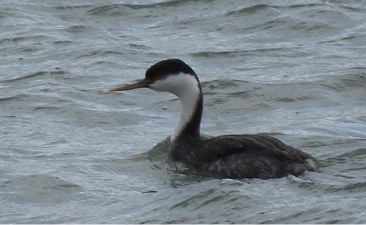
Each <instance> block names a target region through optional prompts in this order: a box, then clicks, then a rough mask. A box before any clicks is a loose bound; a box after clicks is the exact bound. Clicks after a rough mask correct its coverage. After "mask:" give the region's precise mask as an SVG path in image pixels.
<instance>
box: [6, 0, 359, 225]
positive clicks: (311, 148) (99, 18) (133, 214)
mask: <svg viewBox="0 0 366 225" xmlns="http://www.w3.org/2000/svg"><path fill="white" fill-rule="evenodd" d="M362 3H363V2H360V1H234V0H233V1H224V2H223V1H92V2H90V1H77V2H75V1H62V2H58V1H54V2H51V1H37V2H35V3H34V2H29V1H26V0H19V1H3V2H2V3H0V22H1V26H2V32H1V34H0V45H1V50H0V54H1V60H0V68H1V70H0V71H1V72H0V141H1V144H2V146H1V147H0V205H1V210H0V222H1V223H365V222H366V213H365V210H364V209H365V207H366V203H365V202H364V201H362V200H361V199H363V198H364V196H365V193H366V175H365V174H366V164H365V161H366V147H365V146H366V116H365V115H366V98H365V96H366V88H365V84H366V73H365V69H366V63H365V56H364V55H365V54H364V53H365V51H366V47H365V46H366V45H365V44H366V26H365V22H364V21H366V8H365V6H364V4H362ZM173 57H175V58H180V59H182V60H184V61H185V62H186V63H188V64H189V65H190V66H192V68H193V69H194V70H195V71H196V73H197V74H198V76H199V77H200V80H201V81H202V87H203V91H204V95H205V97H204V98H205V99H204V109H205V111H204V113H203V114H204V115H203V116H204V118H203V121H202V129H201V130H202V132H203V133H204V134H208V135H219V134H240V133H267V134H270V135H272V136H274V137H277V138H279V139H281V140H283V141H284V142H286V143H288V144H290V145H292V146H295V147H298V148H300V149H302V150H304V151H305V152H307V153H310V154H311V155H313V156H315V157H316V158H317V159H319V161H320V163H321V165H322V172H321V173H311V172H309V173H306V174H305V175H304V176H301V177H298V178H297V177H293V176H289V177H285V178H280V179H272V180H260V179H242V180H232V179H211V178H206V177H201V176H200V175H199V174H196V173H195V172H194V171H189V170H187V169H185V168H184V166H182V165H180V164H179V163H175V162H173V161H172V160H171V158H170V157H169V153H168V150H169V144H170V143H169V135H170V134H171V132H172V131H173V129H174V126H175V124H176V123H177V120H178V118H179V112H180V105H179V101H178V100H177V98H176V97H175V96H173V95H171V94H168V93H156V92H153V91H152V90H148V89H146V90H145V89H140V90H134V91H129V92H123V93H108V92H107V90H108V89H111V88H114V87H117V86H119V85H120V84H123V83H132V82H134V81H136V80H137V79H140V78H143V76H144V73H145V70H146V69H147V68H148V67H149V66H150V65H152V64H154V63H156V62H157V61H160V60H163V59H167V58H173ZM154 146H155V147H154ZM360 200H361V201H360Z"/></svg>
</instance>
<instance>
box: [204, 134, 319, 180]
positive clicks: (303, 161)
mask: <svg viewBox="0 0 366 225" xmlns="http://www.w3.org/2000/svg"><path fill="white" fill-rule="evenodd" d="M197 156H198V157H199V158H200V160H198V161H199V162H206V163H202V164H201V165H199V167H200V168H202V169H203V170H206V171H210V172H212V173H214V174H219V175H220V176H221V177H230V178H244V177H247V178H254V177H259V178H264V179H267V178H274V177H282V176H286V175H288V174H293V175H296V176H297V175H300V174H302V173H303V172H304V171H305V170H315V171H318V170H319V163H318V162H317V160H316V159H314V158H313V157H312V156H310V155H308V154H306V153H304V152H302V151H300V150H298V149H295V148H293V147H291V146H288V145H286V144H284V143H283V142H282V141H280V140H278V139H276V138H273V137H270V136H267V135H224V136H218V137H214V138H211V139H208V140H204V141H202V146H201V149H200V151H199V152H198V155H197Z"/></svg>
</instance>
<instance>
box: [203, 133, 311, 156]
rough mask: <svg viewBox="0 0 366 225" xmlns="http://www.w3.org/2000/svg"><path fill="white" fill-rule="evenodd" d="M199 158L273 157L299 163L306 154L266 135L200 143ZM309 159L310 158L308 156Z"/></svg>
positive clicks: (238, 136) (233, 136)
mask: <svg viewBox="0 0 366 225" xmlns="http://www.w3.org/2000/svg"><path fill="white" fill-rule="evenodd" d="M201 149H202V150H201V151H200V153H199V156H200V157H201V158H202V159H205V160H215V159H218V158H222V157H225V156H230V155H234V154H251V155H258V156H262V157H263V156H268V157H274V158H277V159H279V160H281V161H290V162H291V161H293V162H301V161H303V157H306V156H308V155H307V154H306V153H304V152H302V151H300V150H298V149H295V148H293V147H291V146H288V145H286V144H284V143H283V142H282V141H280V140H278V139H276V138H274V137H271V136H267V135H223V136H218V137H213V138H211V139H208V140H205V141H203V142H202V148H201ZM309 157H311V156H309Z"/></svg>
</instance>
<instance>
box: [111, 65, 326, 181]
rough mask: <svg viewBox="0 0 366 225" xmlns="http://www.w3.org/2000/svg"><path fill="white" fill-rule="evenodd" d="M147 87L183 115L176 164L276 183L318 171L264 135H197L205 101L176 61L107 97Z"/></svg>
mask: <svg viewBox="0 0 366 225" xmlns="http://www.w3.org/2000/svg"><path fill="white" fill-rule="evenodd" d="M143 87H148V88H151V89H153V90H155V91H165V92H170V93H173V94H175V95H176V96H177V97H178V98H179V99H180V101H181V104H182V112H181V115H180V119H179V122H178V125H177V126H176V128H175V130H174V133H173V135H172V136H171V143H172V144H171V153H172V155H173V158H174V159H175V160H176V161H179V162H182V163H184V164H186V165H189V166H191V167H194V168H195V169H198V170H201V171H205V172H206V173H209V174H210V175H212V176H215V177H221V178H262V179H269V178H277V177H283V176H287V175H290V174H292V175H295V176H298V175H301V174H303V172H304V171H305V170H310V171H319V168H320V165H319V163H318V161H317V160H316V159H315V158H314V157H312V156H310V155H308V154H306V153H304V152H302V151H300V150H298V149H295V148H293V147H291V146H288V145H286V144H284V143H283V142H282V141H280V140H278V139H276V138H274V137H270V136H267V135H259V134H243V135H222V136H218V137H212V138H206V137H202V136H201V134H200V123H201V117H202V110H203V96H202V89H201V85H200V82H199V80H198V77H197V75H196V73H195V72H194V71H193V69H192V68H191V67H190V66H188V65H187V64H186V63H184V62H183V61H181V60H179V59H167V60H164V61H161V62H158V63H156V64H155V65H153V66H151V67H150V68H149V69H148V70H147V71H146V74H145V79H143V80H142V81H140V82H137V83H135V84H131V85H127V86H123V87H119V88H115V89H112V90H109V91H124V90H131V89H136V88H143Z"/></svg>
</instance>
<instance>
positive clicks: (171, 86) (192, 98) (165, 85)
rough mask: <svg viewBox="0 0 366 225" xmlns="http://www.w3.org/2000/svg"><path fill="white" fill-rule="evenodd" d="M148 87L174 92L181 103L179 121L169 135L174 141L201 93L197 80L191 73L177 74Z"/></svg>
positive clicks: (192, 111) (187, 121) (185, 123)
mask: <svg viewBox="0 0 366 225" xmlns="http://www.w3.org/2000/svg"><path fill="white" fill-rule="evenodd" d="M149 87H150V88H151V89H153V90H156V91H166V92H170V93H173V94H175V95H176V96H178V98H179V100H180V102H181V104H182V111H181V115H180V118H179V122H178V125H177V126H176V128H175V130H174V133H173V135H172V137H171V139H172V141H174V140H175V138H177V137H178V136H179V134H180V133H181V132H182V131H183V129H184V128H185V126H186V125H187V124H188V123H189V121H190V119H191V118H192V116H193V113H194V112H195V109H196V106H197V101H198V100H199V97H200V94H201V93H200V88H199V86H198V82H197V80H196V79H195V78H194V77H193V76H192V75H189V74H177V75H170V76H168V77H167V78H165V79H162V80H159V81H156V82H155V83H153V84H151V85H150V86H149Z"/></svg>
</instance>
